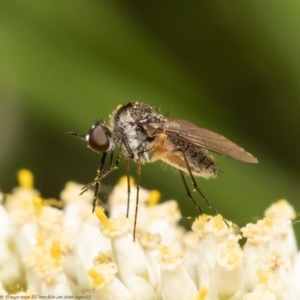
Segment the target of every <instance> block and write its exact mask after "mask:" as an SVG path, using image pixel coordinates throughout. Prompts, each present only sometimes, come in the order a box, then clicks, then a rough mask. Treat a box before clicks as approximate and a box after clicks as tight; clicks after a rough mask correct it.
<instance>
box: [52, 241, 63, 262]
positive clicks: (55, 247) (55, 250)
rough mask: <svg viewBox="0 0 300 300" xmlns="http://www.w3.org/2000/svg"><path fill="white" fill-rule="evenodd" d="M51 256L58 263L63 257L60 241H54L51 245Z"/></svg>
mask: <svg viewBox="0 0 300 300" xmlns="http://www.w3.org/2000/svg"><path fill="white" fill-rule="evenodd" d="M50 252H51V257H52V258H53V259H54V260H55V262H56V263H57V264H58V263H59V261H60V257H61V251H60V245H59V242H58V241H53V242H52V246H51V250H50Z"/></svg>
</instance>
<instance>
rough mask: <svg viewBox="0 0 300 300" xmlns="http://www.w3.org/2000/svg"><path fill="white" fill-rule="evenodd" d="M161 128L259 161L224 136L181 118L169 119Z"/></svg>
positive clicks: (246, 159) (218, 150)
mask: <svg viewBox="0 0 300 300" xmlns="http://www.w3.org/2000/svg"><path fill="white" fill-rule="evenodd" d="M160 130H161V131H162V132H164V133H166V134H167V135H172V136H176V137H177V138H178V139H182V140H185V141H187V142H189V143H193V144H195V145H198V146H200V147H203V148H205V149H208V150H211V151H213V152H216V153H219V154H222V155H225V156H228V157H231V158H233V159H236V160H240V161H243V162H247V163H258V160H257V158H256V157H254V156H253V155H251V154H250V153H248V152H247V151H245V150H244V149H243V148H241V147H240V146H238V145H236V144H235V143H233V142H231V141H230V140H228V139H227V138H225V137H224V136H222V135H220V134H217V133H215V132H212V131H210V130H207V129H203V128H200V127H197V126H196V125H194V124H192V123H190V122H188V121H185V120H180V119H169V120H167V121H166V122H165V123H164V124H163V126H162V127H161V128H160Z"/></svg>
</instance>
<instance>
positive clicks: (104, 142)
mask: <svg viewBox="0 0 300 300" xmlns="http://www.w3.org/2000/svg"><path fill="white" fill-rule="evenodd" d="M86 141H87V143H88V146H89V147H90V148H91V149H92V150H94V151H96V152H100V153H103V152H107V151H108V150H109V149H110V148H111V140H110V132H109V130H108V129H107V128H106V127H105V126H103V125H101V124H100V123H96V124H94V125H93V127H92V128H91V129H90V132H89V134H88V135H87V136H86Z"/></svg>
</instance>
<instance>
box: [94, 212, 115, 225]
mask: <svg viewBox="0 0 300 300" xmlns="http://www.w3.org/2000/svg"><path fill="white" fill-rule="evenodd" d="M95 215H96V216H97V217H98V219H99V220H100V222H101V224H102V225H103V227H104V228H105V229H111V228H112V227H113V226H112V223H111V221H110V220H109V218H108V217H107V215H106V214H105V212H104V210H103V208H102V207H96V209H95Z"/></svg>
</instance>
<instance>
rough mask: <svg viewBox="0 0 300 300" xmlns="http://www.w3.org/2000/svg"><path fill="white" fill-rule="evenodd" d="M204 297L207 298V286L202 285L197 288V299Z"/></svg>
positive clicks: (201, 299) (202, 299)
mask: <svg viewBox="0 0 300 300" xmlns="http://www.w3.org/2000/svg"><path fill="white" fill-rule="evenodd" d="M205 299H207V288H205V287H202V288H200V289H199V293H198V296H197V300H205Z"/></svg>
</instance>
